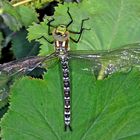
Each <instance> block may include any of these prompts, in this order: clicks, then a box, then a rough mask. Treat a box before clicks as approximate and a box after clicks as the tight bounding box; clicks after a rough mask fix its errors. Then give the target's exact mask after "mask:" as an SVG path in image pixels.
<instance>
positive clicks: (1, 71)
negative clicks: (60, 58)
mask: <svg viewBox="0 0 140 140" xmlns="http://www.w3.org/2000/svg"><path fill="white" fill-rule="evenodd" d="M54 59H56V55H55V53H53V54H51V55H49V56H45V57H40V56H34V57H28V58H24V59H22V60H15V61H12V62H9V63H4V64H1V65H0V100H4V99H5V98H6V97H7V96H8V95H9V87H10V85H11V84H12V83H13V82H14V80H15V79H17V78H19V77H21V76H23V75H28V74H29V73H30V72H32V71H33V70H34V69H35V68H37V67H39V68H44V67H45V68H48V67H49V66H50V65H51V64H50V63H53V62H54V61H51V60H54Z"/></svg>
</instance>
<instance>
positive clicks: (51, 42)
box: [38, 36, 54, 44]
mask: <svg viewBox="0 0 140 140" xmlns="http://www.w3.org/2000/svg"><path fill="white" fill-rule="evenodd" d="M41 38H43V39H45V40H46V41H47V42H48V43H50V44H53V43H54V41H50V40H48V39H47V38H46V37H44V36H41V37H39V38H38V39H41Z"/></svg>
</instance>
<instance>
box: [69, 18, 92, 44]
mask: <svg viewBox="0 0 140 140" xmlns="http://www.w3.org/2000/svg"><path fill="white" fill-rule="evenodd" d="M86 20H89V18H86V19H83V20H82V22H81V27H80V31H79V32H75V31H70V30H69V32H70V33H72V34H79V37H78V39H77V40H75V39H73V38H72V37H70V39H71V40H72V41H73V42H75V43H78V42H79V40H80V38H81V35H82V32H83V31H84V30H90V29H87V28H83V25H84V22H85V21H86Z"/></svg>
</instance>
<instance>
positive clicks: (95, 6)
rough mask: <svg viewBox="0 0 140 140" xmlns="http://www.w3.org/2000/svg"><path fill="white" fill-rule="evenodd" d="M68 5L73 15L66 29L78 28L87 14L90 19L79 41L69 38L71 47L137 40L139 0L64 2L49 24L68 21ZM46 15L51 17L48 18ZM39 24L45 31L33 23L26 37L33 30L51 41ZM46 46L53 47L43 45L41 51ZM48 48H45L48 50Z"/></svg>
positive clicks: (101, 47) (99, 47) (87, 47)
mask: <svg viewBox="0 0 140 140" xmlns="http://www.w3.org/2000/svg"><path fill="white" fill-rule="evenodd" d="M67 7H69V8H70V13H71V15H72V18H73V23H72V24H71V25H70V27H69V30H73V31H79V30H80V26H81V21H82V19H86V18H88V17H89V20H88V21H85V23H84V28H88V29H89V28H90V29H91V30H90V31H89V30H85V31H84V32H83V34H82V37H81V40H80V41H79V42H78V43H77V44H76V43H73V42H72V41H70V43H69V44H70V48H71V50H108V49H112V48H120V47H122V46H124V45H126V44H132V43H136V42H140V32H139V29H140V24H139V21H140V16H139V9H140V3H139V0H134V1H131V0H127V1H123V0H113V1H110V0H107V1H106V0H94V1H93V0H85V1H82V2H81V3H79V4H73V3H67V4H65V5H59V7H58V8H56V12H55V15H54V18H55V21H54V22H52V25H55V26H58V25H60V24H68V23H69V21H70V18H69V16H68V14H67ZM85 9H86V10H85ZM47 18H48V19H50V17H47ZM44 22H45V23H47V22H48V21H47V20H45V21H44ZM42 24H43V23H41V25H40V28H44V32H42V30H43V29H40V30H38V28H37V29H35V27H36V26H35V25H33V26H34V27H30V28H34V31H31V30H30V28H29V30H28V31H29V37H28V38H29V39H31V36H32V34H34V33H35V32H36V34H38V35H40V36H39V37H41V34H42V36H45V37H46V38H47V39H49V40H52V38H51V37H50V36H48V31H47V30H48V29H47V25H46V28H45V26H44V25H43V27H41V26H42ZM52 30H53V28H52ZM70 36H71V37H73V38H75V39H76V38H78V35H75V34H70ZM33 39H36V38H33ZM39 42H41V40H39ZM46 46H47V47H48V48H53V45H51V44H49V45H48V43H46V44H43V45H42V46H41V49H42V50H41V54H43V53H42V52H46ZM48 48H47V50H49V49H48Z"/></svg>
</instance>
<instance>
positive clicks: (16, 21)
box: [0, 0, 22, 31]
mask: <svg viewBox="0 0 140 140" xmlns="http://www.w3.org/2000/svg"><path fill="white" fill-rule="evenodd" d="M0 7H2V8H1V10H2V12H1V14H0V16H1V17H2V18H3V21H4V23H5V24H6V25H7V26H8V27H9V28H10V29H11V30H13V31H17V30H19V29H20V28H21V26H22V25H21V21H20V15H19V14H18V13H17V11H16V10H15V8H14V7H12V6H11V5H10V4H9V3H8V2H7V1H4V0H1V1H0Z"/></svg>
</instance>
